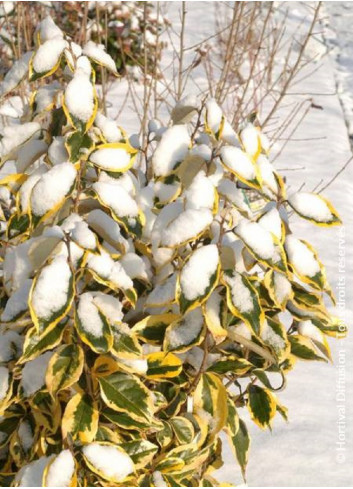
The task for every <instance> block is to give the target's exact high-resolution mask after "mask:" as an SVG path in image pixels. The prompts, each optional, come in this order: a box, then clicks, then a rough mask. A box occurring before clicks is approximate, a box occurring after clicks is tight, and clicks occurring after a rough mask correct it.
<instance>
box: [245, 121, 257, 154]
mask: <svg viewBox="0 0 353 489" xmlns="http://www.w3.org/2000/svg"><path fill="white" fill-rule="evenodd" d="M241 142H242V143H243V146H244V149H245V151H246V152H247V153H248V154H249V155H251V156H255V155H256V153H257V152H258V150H259V131H258V130H257V129H256V128H255V127H254V126H253V124H247V125H246V127H245V128H244V129H243V130H242V131H241Z"/></svg>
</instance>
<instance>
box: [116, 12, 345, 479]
mask: <svg viewBox="0 0 353 489" xmlns="http://www.w3.org/2000/svg"><path fill="white" fill-rule="evenodd" d="M327 3H328V4H330V5H325V4H324V5H323V10H322V14H321V16H322V24H321V25H322V29H323V30H324V36H323V35H322V33H318V34H317V35H315V38H314V39H313V40H312V41H311V43H310V44H309V46H308V49H309V50H310V55H313V56H316V55H317V56H316V57H317V61H316V63H315V65H309V66H308V67H307V68H306V69H305V71H304V72H302V73H301V74H300V75H299V76H298V82H297V84H296V85H295V87H294V88H293V89H292V90H291V92H293V93H295V95H294V94H293V95H290V96H288V97H286V100H285V105H286V106H287V107H293V103H295V102H300V101H302V100H304V99H309V98H311V99H312V102H313V104H314V105H315V106H320V107H322V109H318V108H312V109H311V110H310V111H309V113H308V116H307V117H306V119H305V120H304V122H303V123H302V124H301V125H300V127H299V129H298V130H297V131H296V133H295V134H294V135H293V136H292V140H291V141H290V142H289V143H288V144H287V146H286V148H285V150H284V151H283V152H282V154H281V156H280V157H279V158H278V159H276V167H277V168H278V169H282V173H283V174H285V175H286V177H287V183H288V185H289V187H290V190H289V193H291V192H295V191H297V190H298V189H299V188H300V187H301V185H302V184H303V183H305V186H304V188H303V190H304V191H312V190H313V189H314V188H315V187H316V185H317V184H319V183H320V181H321V180H322V181H323V182H322V183H321V184H320V186H319V188H320V187H322V186H323V185H325V184H326V183H327V182H328V181H329V180H330V179H331V178H332V177H333V176H334V175H335V174H336V173H337V172H338V171H339V169H340V168H341V167H342V166H343V164H344V163H345V162H346V161H347V160H348V158H349V157H350V156H351V149H350V144H349V139H348V134H347V128H346V123H345V118H344V114H343V112H342V108H341V102H340V98H341V100H342V93H341V94H340V97H339V96H338V94H337V90H336V84H337V83H338V80H339V79H342V74H341V71H342V69H343V68H342V69H341V68H340V67H339V66H338V68H339V69H340V70H341V71H340V73H338V69H337V62H339V59H338V60H337V50H339V46H342V47H343V48H344V50H345V52H344V53H342V52H341V53H340V59H341V60H342V61H343V62H344V71H345V79H346V80H349V79H350V80H352V79H353V62H352V60H350V61H349V63H348V58H349V57H351V56H352V48H353V36H352V34H351V32H349V31H351V24H350V23H349V19H352V18H353V3H350V2H327ZM305 4H306V5H305ZM308 4H309V5H308ZM310 4H311V5H313V2H301V3H299V2H291V3H290V4H288V3H287V4H286V5H285V8H287V7H288V5H289V6H290V13H289V16H288V19H287V21H286V27H287V35H288V36H294V35H295V33H296V30H297V28H298V25H300V24H301V23H302V22H304V23H308V22H309V18H310V16H309V15H308V12H309V10H308V6H310ZM167 8H168V17H169V19H170V20H171V22H172V25H173V28H174V29H175V31H176V32H178V31H179V28H180V9H181V2H168V6H167ZM215 8H216V3H214V2H187V10H188V15H187V21H186V46H192V45H195V44H196V43H198V42H199V41H201V40H202V39H204V38H206V37H208V36H210V35H212V33H213V32H214V29H215V25H214V9H215ZM276 8H277V9H278V16H279V18H280V16H281V9H282V10H283V9H284V7H283V4H280V3H277V2H276ZM332 16H334V22H333V21H332ZM317 30H320V28H318V29H317ZM334 31H335V32H334ZM328 38H330V39H331V40H332V39H334V40H335V43H336V45H337V46H338V48H336V54H335V53H334V52H333V53H329V54H328V55H327V51H329V50H330V49H331V44H330V46H329V47H327V46H326V45H325V39H328ZM326 42H328V41H326ZM330 43H331V41H330ZM169 45H170V43H169ZM171 58H172V54H171V51H170V50H168V48H167V50H166V52H164V54H163V64H164V65H165V66H166V67H168V66H169V63H170V61H171ZM169 69H170V68H169ZM167 71H168V68H166V72H167ZM202 76H203V73H202V71H201V70H200V71H198V70H196V71H195V72H194V77H196V78H197V83H198V84H199V86H205V83H206V82H205V80H203V79H202ZM195 85H196V84H192V83H191V84H190V86H189V87H188V89H190V90H189V91H188V92H187V93H186V95H189V94H192V93H193V92H195V93H197V89H196V88H195ZM341 86H343V85H342V83H341ZM344 86H345V87H347V88H348V87H349V85H348V84H346V85H344ZM136 88H137V90H141V91H142V87H136ZM350 88H351V89H353V84H351V85H350ZM125 90H126V86H125V85H124V82H120V83H117V84H116V85H115V87H113V90H112V92H111V95H110V100H111V101H112V103H113V105H114V106H113V109H112V115H114V113H115V114H116V109H118V107H119V101H121V102H122V101H123V99H124V95H125ZM343 99H344V100H347V99H348V100H349V96H348V95H347V94H345V93H343ZM286 110H288V108H287V109H284V110H282V111H281V113H280V114H281V116H283V117H284V116H285V113H286ZM135 117H136V116H135V115H134V111H133V110H129V111H126V110H124V111H123V112H122V114H121V117H120V118H119V122H120V123H121V124H122V125H123V126H124V127H125V128H126V129H127V130H129V131H131V132H136V128H137V124H136V122H137V121H136V119H135ZM167 120H168V117H167V116H166V121H167ZM260 120H261V115H260ZM280 120H281V119H279V121H280ZM279 123H280V122H279ZM283 137H285V135H283ZM279 148H280V146H277V147H276V146H275V147H274V148H273V151H272V156H273V155H275V154H276V153H277V151H278V150H279ZM270 159H271V158H270ZM299 167H304V169H302V170H298V171H293V169H295V168H299ZM283 169H286V170H283ZM323 195H324V196H325V197H327V198H328V199H329V200H331V201H332V202H333V204H334V206H335V207H336V208H337V210H338V212H339V213H340V216H341V218H342V219H343V222H344V226H343V227H341V228H339V227H337V228H319V227H316V226H315V225H314V224H311V223H310V222H307V221H304V220H302V219H300V218H296V217H295V216H294V215H293V222H294V223H295V224H294V226H293V228H294V233H295V236H296V237H299V238H304V239H307V240H308V241H309V242H311V243H312V244H313V245H314V246H315V247H316V248H317V250H318V252H319V255H320V257H321V259H322V261H323V262H324V263H325V264H326V266H327V274H328V278H329V281H330V283H331V285H332V287H333V289H334V290H335V291H336V293H337V295H338V294H339V296H340V304H339V305H340V311H341V314H340V316H341V317H342V319H345V320H346V322H347V323H348V324H349V323H350V318H351V316H352V312H353V311H352V309H353V304H352V296H353V287H352V280H351V278H352V270H353V259H352V255H353V226H352V224H353V212H352V205H353V164H351V165H349V166H348V167H347V169H346V170H345V171H344V172H343V173H342V174H341V175H340V176H338V177H337V179H336V180H335V181H334V182H333V183H332V184H331V185H330V186H329V187H328V188H327V190H325V191H324V192H323ZM343 254H344V258H345V263H344V264H343V265H342V256H341V257H340V255H343ZM344 281H345V285H342V284H343V282H344ZM330 344H331V346H332V352H333V360H334V363H333V365H331V364H325V363H321V362H319V363H317V362H297V365H296V367H295V369H294V370H293V372H291V373H290V374H289V376H288V386H287V388H286V389H285V390H284V391H283V392H280V393H278V396H279V398H280V400H281V402H283V404H284V405H286V406H287V407H288V408H289V423H288V424H286V423H285V422H284V421H283V420H282V419H281V418H280V417H279V416H278V417H277V418H276V419H275V423H274V426H273V431H272V432H270V431H268V430H267V431H261V430H260V429H259V428H257V427H256V426H255V425H254V423H252V422H251V421H250V420H249V416H248V415H247V413H246V412H245V410H243V411H244V412H242V413H241V415H242V416H243V417H244V419H245V420H246V421H247V422H248V423H247V424H248V427H249V429H250V432H251V436H252V445H251V450H250V460H249V465H248V470H247V484H248V485H249V486H262V487H266V486H277V487H278V486H320V487H325V486H348V485H351V484H352V481H353V402H352V399H353V345H352V334H350V335H348V338H347V339H345V340H340V341H335V340H334V341H330ZM339 367H341V368H340V369H339ZM337 389H339V392H337ZM342 392H343V393H344V395H345V398H344V399H343V393H342ZM339 443H341V448H342V450H337V448H340V446H339ZM224 452H225V457H224V458H225V464H224V466H223V467H222V468H221V469H220V470H219V471H218V474H217V476H218V478H219V479H220V480H222V481H228V482H232V483H235V484H241V483H242V480H241V475H240V470H239V468H238V466H237V463H236V461H234V459H233V455H232V453H231V452H230V450H229V448H228V446H227V442H226V441H225V442H224Z"/></svg>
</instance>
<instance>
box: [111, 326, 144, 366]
mask: <svg viewBox="0 0 353 489" xmlns="http://www.w3.org/2000/svg"><path fill="white" fill-rule="evenodd" d="M111 328H112V334H113V346H112V353H113V354H115V355H117V356H119V357H121V358H136V357H138V356H140V355H141V353H142V348H141V345H140V344H139V342H138V339H137V335H136V334H135V331H134V330H133V329H130V328H129V327H128V326H127V325H126V324H112V325H111Z"/></svg>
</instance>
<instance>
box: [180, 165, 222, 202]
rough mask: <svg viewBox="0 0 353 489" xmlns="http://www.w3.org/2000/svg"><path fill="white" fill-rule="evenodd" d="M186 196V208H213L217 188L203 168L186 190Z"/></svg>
mask: <svg viewBox="0 0 353 489" xmlns="http://www.w3.org/2000/svg"><path fill="white" fill-rule="evenodd" d="M185 196H186V208H188V209H200V208H201V207H205V208H208V209H212V208H213V205H214V201H215V188H214V185H213V184H212V182H211V181H210V179H209V178H207V176H206V173H205V172H204V171H203V170H202V171H200V172H199V173H198V174H197V175H196V176H195V177H194V179H193V181H192V183H191V185H190V187H189V188H188V190H187V191H186V192H185Z"/></svg>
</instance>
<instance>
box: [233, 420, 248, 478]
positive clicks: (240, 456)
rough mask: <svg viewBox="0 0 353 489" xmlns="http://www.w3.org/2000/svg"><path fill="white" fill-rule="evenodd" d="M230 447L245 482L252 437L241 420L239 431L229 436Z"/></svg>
mask: <svg viewBox="0 0 353 489" xmlns="http://www.w3.org/2000/svg"><path fill="white" fill-rule="evenodd" d="M228 436H229V440H230V445H231V447H232V449H233V451H234V454H235V456H236V458H237V460H238V463H239V465H240V468H241V472H242V475H243V479H244V481H245V471H246V466H247V464H248V458H249V447H250V436H249V433H248V430H247V428H246V424H245V423H244V421H243V420H242V419H239V429H238V430H237V432H236V434H235V435H229V434H228Z"/></svg>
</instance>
